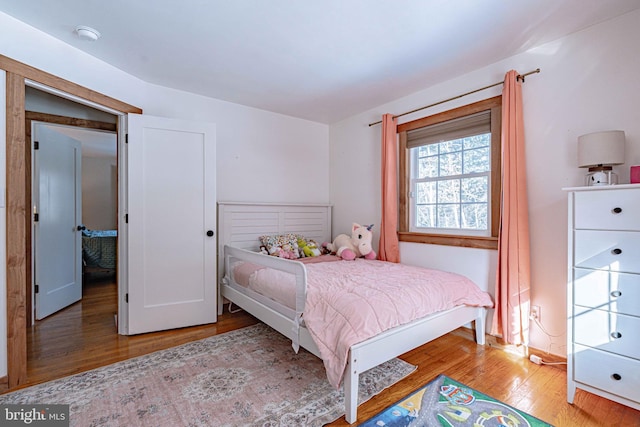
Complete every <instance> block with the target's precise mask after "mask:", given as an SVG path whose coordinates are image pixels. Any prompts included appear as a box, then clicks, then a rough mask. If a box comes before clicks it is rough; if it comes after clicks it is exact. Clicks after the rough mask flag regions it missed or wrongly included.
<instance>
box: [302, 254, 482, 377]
mask: <svg viewBox="0 0 640 427" xmlns="http://www.w3.org/2000/svg"><path fill="white" fill-rule="evenodd" d="M461 304H466V305H471V306H485V307H492V306H493V302H492V301H491V297H490V296H489V294H487V293H486V292H483V291H481V290H480V289H479V288H478V287H477V286H476V285H475V284H474V283H473V282H472V281H471V280H469V279H467V278H466V277H464V276H460V275H458V274H454V273H448V272H444V271H438V270H429V269H425V268H420V267H412V266H407V265H401V264H395V263H389V262H383V261H369V260H365V259H362V258H359V259H356V260H355V261H341V262H326V263H318V264H312V265H307V301H306V305H305V312H304V315H303V318H304V322H305V325H306V326H307V328H308V329H309V332H310V333H311V335H312V336H313V339H314V341H315V342H316V344H317V346H318V348H319V350H320V353H321V355H322V359H323V361H324V365H325V368H326V371H327V378H328V379H329V382H330V383H331V385H333V386H334V387H336V388H337V387H338V386H339V385H340V382H341V381H342V376H343V373H344V369H345V367H346V363H347V356H348V352H349V347H351V346H352V345H353V344H357V343H359V342H362V341H364V340H366V339H368V338H371V337H373V336H375V335H377V334H379V333H380V332H383V331H385V330H387V329H390V328H393V327H395V326H398V325H402V324H405V323H408V322H411V321H413V320H416V319H419V318H421V317H424V316H427V315H429V314H431V313H435V312H437V311H442V310H447V309H450V308H453V307H455V306H457V305H461Z"/></svg>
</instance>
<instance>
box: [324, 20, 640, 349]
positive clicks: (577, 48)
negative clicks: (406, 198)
mask: <svg viewBox="0 0 640 427" xmlns="http://www.w3.org/2000/svg"><path fill="white" fill-rule="evenodd" d="M639 22H640V11H635V12H631V13H629V14H626V15H623V16H621V17H619V18H616V19H613V20H610V21H608V22H604V23H602V24H599V25H595V26H592V27H590V28H588V29H586V30H584V31H581V32H578V33H575V34H572V35H570V36H568V37H564V38H562V39H559V40H557V41H555V42H553V43H548V44H545V45H543V46H540V47H537V48H535V49H531V50H529V51H527V52H525V53H523V54H520V55H517V56H513V57H510V58H507V59H505V60H503V61H500V62H498V63H495V64H492V65H490V66H488V67H485V68H482V69H479V70H476V71H474V72H472V73H469V74H466V75H464V76H462V77H459V78H455V79H452V80H450V81H447V82H444V83H442V84H439V85H437V86H433V87H430V88H428V89H425V90H423V91H421V92H417V93H414V94H412V95H410V96H408V97H405V98H402V99H399V100H397V101H394V102H391V103H389V104H386V105H381V106H379V107H377V108H375V109H372V110H370V111H366V112H363V113H361V114H358V115H356V116H354V117H351V118H349V119H347V120H344V121H342V122H339V123H336V124H333V125H332V126H331V128H330V144H331V195H332V202H333V203H334V204H335V207H334V232H343V230H346V229H347V227H348V226H349V224H351V222H353V221H356V222H359V221H362V222H364V223H370V222H374V223H376V224H379V222H380V213H379V212H380V210H381V208H380V188H379V187H380V173H379V165H380V148H379V147H380V138H381V137H380V132H381V129H380V126H379V125H378V126H373V127H369V126H368V124H369V123H372V122H375V121H377V120H380V117H381V115H382V114H383V113H393V114H399V113H402V112H404V111H409V110H412V109H414V108H418V107H421V106H423V105H428V104H431V103H434V102H437V101H440V100H442V99H447V98H450V97H452V96H456V95H459V94H461V93H465V92H468V91H470V90H474V89H476V88H479V87H483V86H485V85H488V84H491V83H494V82H498V81H502V80H503V78H504V74H505V72H507V71H508V70H510V69H515V70H517V71H519V72H521V73H525V72H528V71H530V70H534V69H536V68H540V69H541V70H542V71H541V73H540V74H535V75H531V76H530V77H527V79H526V82H525V84H524V85H523V98H524V106H523V108H524V119H525V138H526V147H527V148H526V156H527V180H528V185H529V193H528V197H529V213H530V232H531V267H532V275H531V296H532V301H533V304H535V305H539V306H541V319H542V324H543V326H544V327H545V329H546V330H547V331H548V332H549V333H551V334H552V335H560V336H558V337H553V338H551V339H550V338H548V337H547V336H546V335H545V334H544V333H543V332H542V331H541V330H540V329H539V328H538V327H535V326H534V327H533V329H532V331H531V346H532V347H536V348H539V349H543V350H548V351H549V352H550V353H553V354H558V355H566V345H565V341H566V336H565V333H566V277H567V271H566V256H567V255H566V254H567V206H566V205H567V201H566V199H567V195H566V194H565V192H564V191H563V190H562V188H563V187H569V186H579V185H582V183H583V176H584V174H585V171H584V170H582V169H579V168H578V167H577V154H576V144H577V143H576V139H577V137H578V136H579V135H582V134H585V133H589V132H595V131H600V130H610V129H621V130H624V131H625V132H626V137H627V146H626V148H627V154H626V158H627V161H626V163H625V164H624V165H621V166H619V167H616V168H615V169H616V171H617V172H618V173H619V175H620V182H621V183H628V182H629V166H631V165H636V164H640V120H638V117H639V113H640V110H639V109H638V102H639V101H640V80H639V79H638V78H637V74H638V71H637V70H638V69H640V55H638V46H637V41H638V40H640V26H639V25H638V23H639ZM500 90H501V88H500V87H499V88H498V89H491V90H487V91H484V92H482V93H480V94H475V95H472V96H468V97H465V98H463V99H461V100H456V101H453V102H450V103H447V104H444V105H441V106H438V107H435V108H431V109H429V110H425V111H423V112H422V113H415V114H412V115H409V116H404V117H402V118H401V119H400V123H404V122H407V121H410V120H413V119H415V118H418V117H422V116H425V115H430V114H433V113H436V112H439V111H443V110H447V109H450V108H454V107H457V106H460V105H464V104H468V103H472V102H474V101H477V100H480V99H484V98H488V97H491V96H495V95H498V94H499V93H500ZM362 171H367V173H368V175H367V176H364V177H363V176H358V177H356V176H357V175H361V174H362ZM369 171H371V173H369ZM376 239H377V235H376ZM400 250H401V259H402V261H403V262H409V263H412V264H419V265H424V266H432V267H436V268H442V269H446V270H452V271H458V272H461V273H463V274H467V275H468V276H469V277H470V278H472V279H474V280H475V281H476V282H477V283H478V284H479V285H480V286H481V287H482V288H484V289H489V290H491V292H492V293H493V287H494V282H495V263H496V256H495V251H486V250H475V249H466V248H451V247H440V246H434V245H420V244H411V243H402V244H401V246H400Z"/></svg>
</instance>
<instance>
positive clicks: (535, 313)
mask: <svg viewBox="0 0 640 427" xmlns="http://www.w3.org/2000/svg"><path fill="white" fill-rule="evenodd" d="M529 317H530V318H531V319H536V320H537V321H538V322H539V321H540V306H539V305H532V306H531V312H530V313H529Z"/></svg>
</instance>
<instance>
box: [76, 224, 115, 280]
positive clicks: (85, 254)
mask: <svg viewBox="0 0 640 427" xmlns="http://www.w3.org/2000/svg"><path fill="white" fill-rule="evenodd" d="M117 236H118V232H117V230H87V229H85V230H82V263H83V267H84V272H85V273H92V272H112V271H115V269H116V264H117Z"/></svg>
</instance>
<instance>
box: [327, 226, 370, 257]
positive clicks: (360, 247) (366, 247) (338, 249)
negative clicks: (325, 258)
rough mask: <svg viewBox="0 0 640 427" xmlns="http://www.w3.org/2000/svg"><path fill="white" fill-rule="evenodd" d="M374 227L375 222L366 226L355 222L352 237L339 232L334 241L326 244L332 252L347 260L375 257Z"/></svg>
mask: <svg viewBox="0 0 640 427" xmlns="http://www.w3.org/2000/svg"><path fill="white" fill-rule="evenodd" d="M372 227H373V224H371V225H367V226H364V225H360V224H356V223H355V222H354V223H353V226H352V227H351V237H349V236H347V235H346V234H339V235H338V236H336V238H335V239H333V243H327V244H326V248H327V249H328V250H329V251H331V253H333V254H336V255H337V256H339V257H340V258H342V259H345V260H347V261H352V260H354V259H356V258H360V257H364V258H366V259H375V258H376V253H375V251H374V250H373V247H372V246H371V239H372V237H373V233H372V232H371V228H372Z"/></svg>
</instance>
